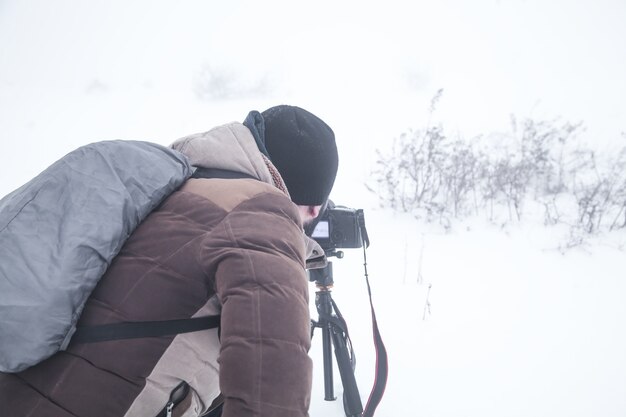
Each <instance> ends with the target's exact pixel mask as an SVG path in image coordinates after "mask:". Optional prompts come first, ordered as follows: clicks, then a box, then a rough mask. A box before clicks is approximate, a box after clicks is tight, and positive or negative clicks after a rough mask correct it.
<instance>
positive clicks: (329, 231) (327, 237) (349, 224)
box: [307, 200, 367, 252]
mask: <svg viewBox="0 0 626 417" xmlns="http://www.w3.org/2000/svg"><path fill="white" fill-rule="evenodd" d="M307 234H308V235H309V236H310V237H312V238H313V239H315V241H316V242H317V243H319V245H320V246H321V247H322V249H324V251H326V252H329V251H332V250H334V249H341V248H361V247H363V241H364V238H365V239H366V237H367V235H366V232H365V218H364V215H363V210H361V209H353V208H348V207H344V206H335V204H334V203H333V202H332V201H330V200H329V201H328V205H327V206H326V208H324V209H323V210H322V212H321V214H320V215H319V217H318V218H317V219H316V221H315V222H314V223H313V224H312V225H311V226H310V228H309V229H308V230H307ZM364 234H365V236H364ZM366 244H367V242H366Z"/></svg>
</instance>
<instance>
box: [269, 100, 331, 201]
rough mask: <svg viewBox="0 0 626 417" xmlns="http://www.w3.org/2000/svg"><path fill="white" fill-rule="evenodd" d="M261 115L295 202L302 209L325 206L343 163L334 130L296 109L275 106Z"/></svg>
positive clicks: (274, 158) (274, 157)
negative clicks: (339, 164) (341, 162)
mask: <svg viewBox="0 0 626 417" xmlns="http://www.w3.org/2000/svg"><path fill="white" fill-rule="evenodd" d="M261 114H262V116H263V119H264V122H265V147H266V149H267V152H268V154H269V157H270V159H271V161H272V163H273V164H274V165H275V166H276V168H277V169H278V171H279V172H280V175H281V176H282V177H283V180H285V184H286V185H287V189H288V190H289V194H290V195H291V200H292V201H293V202H294V203H296V204H298V205H302V206H318V205H322V204H324V203H325V202H326V200H327V199H328V196H329V195H330V190H331V189H332V188H333V184H334V182H335V176H336V175H337V167H338V163H339V158H338V155H337V145H336V144H335V134H334V133H333V131H332V129H331V128H330V127H329V126H328V125H327V124H326V123H324V122H323V121H322V120H321V119H320V118H319V117H317V116H315V115H314V114H312V113H310V112H308V111H306V110H304V109H301V108H299V107H295V106H287V105H281V106H276V107H271V108H269V109H267V110H265V111H264V112H263V113H261Z"/></svg>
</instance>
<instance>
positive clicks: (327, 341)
mask: <svg viewBox="0 0 626 417" xmlns="http://www.w3.org/2000/svg"><path fill="white" fill-rule="evenodd" d="M322 349H323V355H324V400H325V401H334V400H336V399H337V397H335V392H334V386H333V351H332V346H331V338H330V325H329V324H327V325H326V326H324V327H323V328H322Z"/></svg>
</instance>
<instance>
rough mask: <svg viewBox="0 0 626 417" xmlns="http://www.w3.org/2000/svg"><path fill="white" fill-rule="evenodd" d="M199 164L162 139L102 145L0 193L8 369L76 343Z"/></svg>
mask: <svg viewBox="0 0 626 417" xmlns="http://www.w3.org/2000/svg"><path fill="white" fill-rule="evenodd" d="M193 171H194V170H193V168H192V167H191V165H190V164H189V161H188V160H187V158H186V157H185V156H184V155H182V154H180V153H178V152H176V151H174V150H172V149H169V148H166V147H163V146H161V145H157V144H153V143H148V142H139V141H121V140H117V141H104V142H96V143H92V144H90V145H86V146H83V147H81V148H78V149H76V150H75V151H73V152H70V153H69V154H68V155H66V156H64V157H63V158H61V159H60V160H58V161H57V162H55V163H54V164H52V165H51V166H50V167H48V168H47V169H46V170H44V171H43V172H42V173H41V174H39V175H38V176H37V177H35V178H34V179H32V180H31V181H30V182H28V183H26V184H25V185H23V186H22V187H20V188H18V189H17V190H15V191H13V192H12V193H10V194H8V195H7V196H5V197H4V198H2V199H1V200H0V317H1V318H2V319H1V320H0V371H2V372H19V371H21V370H24V369H26V368H28V367H30V366H33V365H35V364H37V363H39V362H40V361H42V360H44V359H46V358H48V357H49V356H51V355H53V354H54V353H56V352H57V351H58V350H60V349H63V348H64V347H65V346H67V344H68V343H69V340H70V339H71V338H72V336H73V333H74V331H75V325H76V322H77V321H78V318H79V316H80V313H81V311H82V308H83V306H84V304H85V302H86V300H87V298H88V297H89V295H90V294H91V292H92V290H93V289H94V287H95V286H96V284H97V282H98V280H99V279H100V278H101V277H102V275H103V274H104V272H105V271H106V269H107V267H108V266H109V264H110V262H111V261H112V260H113V258H114V257H115V256H116V255H117V253H118V252H119V251H120V249H121V248H122V246H123V244H124V242H125V241H126V240H127V239H128V237H129V236H130V234H131V233H132V232H133V231H134V230H135V228H136V227H137V226H138V225H139V224H140V223H141V221H142V220H143V219H144V218H145V217H146V216H147V215H148V214H149V213H150V212H151V211H152V210H154V209H155V208H156V207H157V206H158V205H159V204H160V203H161V202H162V201H163V200H164V199H165V198H166V197H167V196H169V195H170V194H171V193H172V192H173V191H175V190H176V189H177V188H178V187H179V186H181V185H182V183H183V182H184V181H185V180H187V179H188V178H189V177H190V176H191V175H192V174H193ZM100 334H102V332H100ZM77 336H80V334H78V335H77ZM81 337H84V336H81ZM101 338H102V336H101ZM105 340H106V339H105ZM87 341H89V337H87Z"/></svg>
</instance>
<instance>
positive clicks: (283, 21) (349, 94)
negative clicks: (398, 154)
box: [0, 0, 626, 417]
mask: <svg viewBox="0 0 626 417" xmlns="http://www.w3.org/2000/svg"><path fill="white" fill-rule="evenodd" d="M303 7H304V6H303ZM625 19H626V6H625V4H624V2H623V1H620V0H605V1H600V2H593V3H592V2H588V1H579V2H569V1H565V0H558V1H557V0H555V1H552V2H549V4H547V3H545V2H540V1H539V0H525V1H522V0H499V1H491V0H481V1H476V2H471V3H469V2H463V1H460V0H458V1H454V0H446V1H441V2H433V3H429V4H426V3H424V4H422V3H419V4H417V3H415V2H409V1H391V2H389V3H388V4H387V3H386V6H385V8H384V9H381V8H380V7H378V6H375V5H372V4H366V3H363V2H358V3H356V2H341V4H339V3H337V2H330V1H321V2H316V3H315V5H307V6H306V9H304V10H303V9H302V8H300V7H296V6H294V5H293V4H292V2H288V1H277V0H272V1H268V2H250V1H232V2H228V5H227V6H226V5H220V6H219V7H218V6H216V5H215V4H214V3H212V2H209V3H207V2H203V1H191V0H190V1H188V2H183V3H181V4H177V5H176V7H174V6H173V5H172V3H171V2H165V1H130V2H129V1H107V2H99V1H94V2H89V3H84V2H78V1H73V0H59V1H56V2H54V4H53V3H51V2H46V1H44V0H39V1H35V0H32V1H27V2H21V1H16V0H13V1H10V0H9V1H6V0H5V1H2V2H0V62H2V65H0V91H1V94H0V145H1V149H2V151H1V152H0V196H2V195H5V194H7V193H8V192H10V191H12V190H13V189H15V188H17V187H18V186H19V185H21V184H23V183H24V182H26V181H28V180H29V179H30V178H32V177H33V176H34V175H36V174H37V173H39V172H40V171H41V170H43V169H44V168H45V167H47V166H48V165H49V164H51V163H52V162H54V161H55V160H57V159H58V158H60V157H61V156H63V155H64V154H66V153H67V152H69V151H71V150H73V149H75V148H76V147H78V146H81V145H84V144H86V143H89V142H93V141H97V140H105V139H139V140H150V141H154V142H157V143H161V144H169V143H171V142H173V141H174V140H175V139H177V138H179V137H182V136H184V135H187V134H190V133H194V132H200V131H204V130H208V129H209V128H211V127H213V126H216V125H218V124H222V123H225V122H229V121H232V120H239V121H241V120H243V119H244V117H245V116H246V114H247V112H248V111H249V110H252V109H257V110H263V109H264V108H267V107H269V106H272V105H275V104H280V103H288V104H295V105H299V106H302V107H304V108H307V109H308V110H311V111H313V112H314V113H316V114H318V115H319V116H321V117H322V118H323V119H324V120H326V121H327V122H328V123H329V124H330V125H331V126H332V127H333V129H334V130H335V133H336V136H337V141H338V147H339V151H340V155H341V163H340V171H339V176H338V179H337V182H336V185H335V189H334V190H333V194H332V196H331V197H332V198H333V200H334V201H335V202H336V203H338V204H342V205H346V206H349V207H354V208H363V209H364V210H365V216H366V223H367V226H368V231H369V234H370V238H371V241H372V245H371V247H370V248H369V249H368V252H367V256H368V270H369V276H370V280H371V285H372V291H373V297H374V304H375V308H376V312H377V317H378V321H379V326H380V330H381V333H382V336H383V340H384V341H385V343H386V346H387V350H388V353H389V380H388V384H387V390H386V393H385V396H384V398H383V401H382V403H381V405H380V406H379V409H378V412H377V414H376V415H377V416H396V415H405V416H413V415H415V416H428V417H444V416H454V417H466V416H467V417H491V416H493V417H496V416H498V417H500V416H507V417H509V416H524V417H527V416H533V417H541V416H550V417H553V416H567V417H576V416H581V417H582V416H585V417H587V416H603V417H623V416H624V415H626V395H625V394H626V355H625V354H624V352H626V332H625V331H624V329H625V328H626V303H624V299H626V280H625V279H624V271H626V256H625V255H624V252H623V251H622V250H621V249H620V248H621V247H623V244H624V236H623V232H620V233H621V234H613V235H611V236H601V237H599V238H596V239H593V240H592V241H591V242H590V244H589V245H588V246H585V247H579V248H574V249H571V250H567V251H562V250H560V247H561V246H562V244H563V242H564V240H563V239H564V237H566V235H567V230H565V229H562V228H558V227H557V228H555V227H551V228H546V227H544V226H543V225H542V224H541V223H540V222H538V221H535V220H534V219H532V218H530V219H528V220H526V221H524V222H523V223H521V224H511V225H509V226H507V227H505V228H501V227H499V226H494V225H491V224H489V223H486V222H485V221H483V219H481V218H475V219H469V220H467V221H465V222H463V223H459V224H457V225H455V226H454V227H453V229H452V230H451V231H448V232H445V231H442V230H441V229H439V228H437V227H435V226H434V225H428V224H423V223H419V222H417V221H416V220H415V219H413V218H412V217H411V216H409V215H402V214H397V213H393V212H390V211H388V210H384V209H380V208H379V207H378V201H377V199H376V196H374V195H372V194H371V193H369V192H368V191H367V190H366V189H365V187H364V183H365V182H366V181H368V179H369V176H370V174H371V172H372V169H373V165H374V161H375V155H376V154H375V150H376V149H387V148H388V147H389V146H390V145H391V143H392V141H393V139H394V138H395V137H397V136H398V135H400V134H401V133H403V132H406V131H407V130H408V129H410V128H414V129H419V128H422V127H424V126H425V125H426V124H427V123H429V122H430V123H440V122H441V123H443V124H444V126H445V127H446V128H447V129H449V132H450V133H451V134H456V132H458V134H459V135H464V136H466V137H468V138H470V137H474V136H475V135H477V134H487V133H492V132H497V131H502V130H505V129H507V128H508V123H509V114H510V113H513V114H515V115H516V117H518V118H519V119H522V118H524V117H529V116H530V117H534V118H537V119H552V118H555V117H559V116H561V117H563V118H564V119H566V120H571V121H572V122H577V121H579V120H583V121H584V122H585V125H586V127H587V136H586V139H587V141H588V142H589V143H590V144H591V145H592V146H593V147H598V148H610V147H614V146H618V147H623V145H624V142H623V139H624V136H623V134H621V132H623V131H624V129H625V126H624V120H626V114H625V113H624V111H625V110H624V109H626V81H625V80H626V79H625V78H624V77H623V74H625V73H626V54H624V50H623V42H621V40H622V39H624V38H626V33H624V32H625V30H626V29H625V26H624V25H623V22H624V20H625ZM207 74H209V75H211V74H213V75H215V76H223V77H226V78H225V80H226V81H228V82H230V83H231V84H230V87H229V89H228V91H225V92H222V93H221V94H222V95H221V96H220V97H217V96H211V95H210V94H207V91H206V90H204V91H203V90H202V88H204V87H203V86H206V85H207V84H206V83H207V80H206V79H205V78H203V77H207ZM209 85H210V83H209ZM440 88H443V89H444V93H443V95H442V98H441V100H440V103H439V105H438V110H437V112H436V113H435V115H434V118H433V119H432V120H431V119H429V117H430V116H429V114H428V107H429V103H430V99H431V98H432V96H433V95H434V94H435V93H436V92H437V91H438V90H439V89H440ZM345 253H346V256H345V258H343V259H341V260H334V261H333V265H334V277H335V287H334V289H333V291H332V295H333V298H334V299H335V301H336V302H337V304H338V305H339V307H340V309H341V311H342V313H343V315H344V317H345V318H346V320H347V322H348V325H349V327H350V332H351V336H352V339H353V343H354V347H355V351H356V355H357V369H356V377H357V381H358V383H359V388H360V392H361V396H362V398H363V402H364V403H365V401H366V399H367V396H368V394H369V390H370V388H371V386H372V382H373V378H374V375H373V370H374V361H375V355H374V351H373V343H372V336H371V322H370V310H369V302H368V298H367V289H366V284H365V281H364V278H363V273H362V271H363V265H362V264H363V257H362V252H361V251H360V250H354V249H349V250H345ZM429 289H430V292H429ZM314 291H315V288H314V286H313V284H311V297H312V298H313V296H314ZM428 306H429V307H430V308H428ZM316 314H317V313H316V312H315V310H314V307H312V315H313V316H314V317H315V315H316ZM311 356H312V357H313V358H314V361H315V375H314V389H313V392H312V405H311V416H313V417H315V416H342V415H343V409H342V404H341V401H340V400H338V401H334V402H327V401H324V399H323V398H324V389H323V372H322V367H321V334H319V333H318V334H316V336H315V337H314V340H313V348H312V351H311ZM341 390H342V388H341V383H340V380H339V376H338V374H336V375H335V393H336V395H337V396H338V397H340V396H341Z"/></svg>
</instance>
